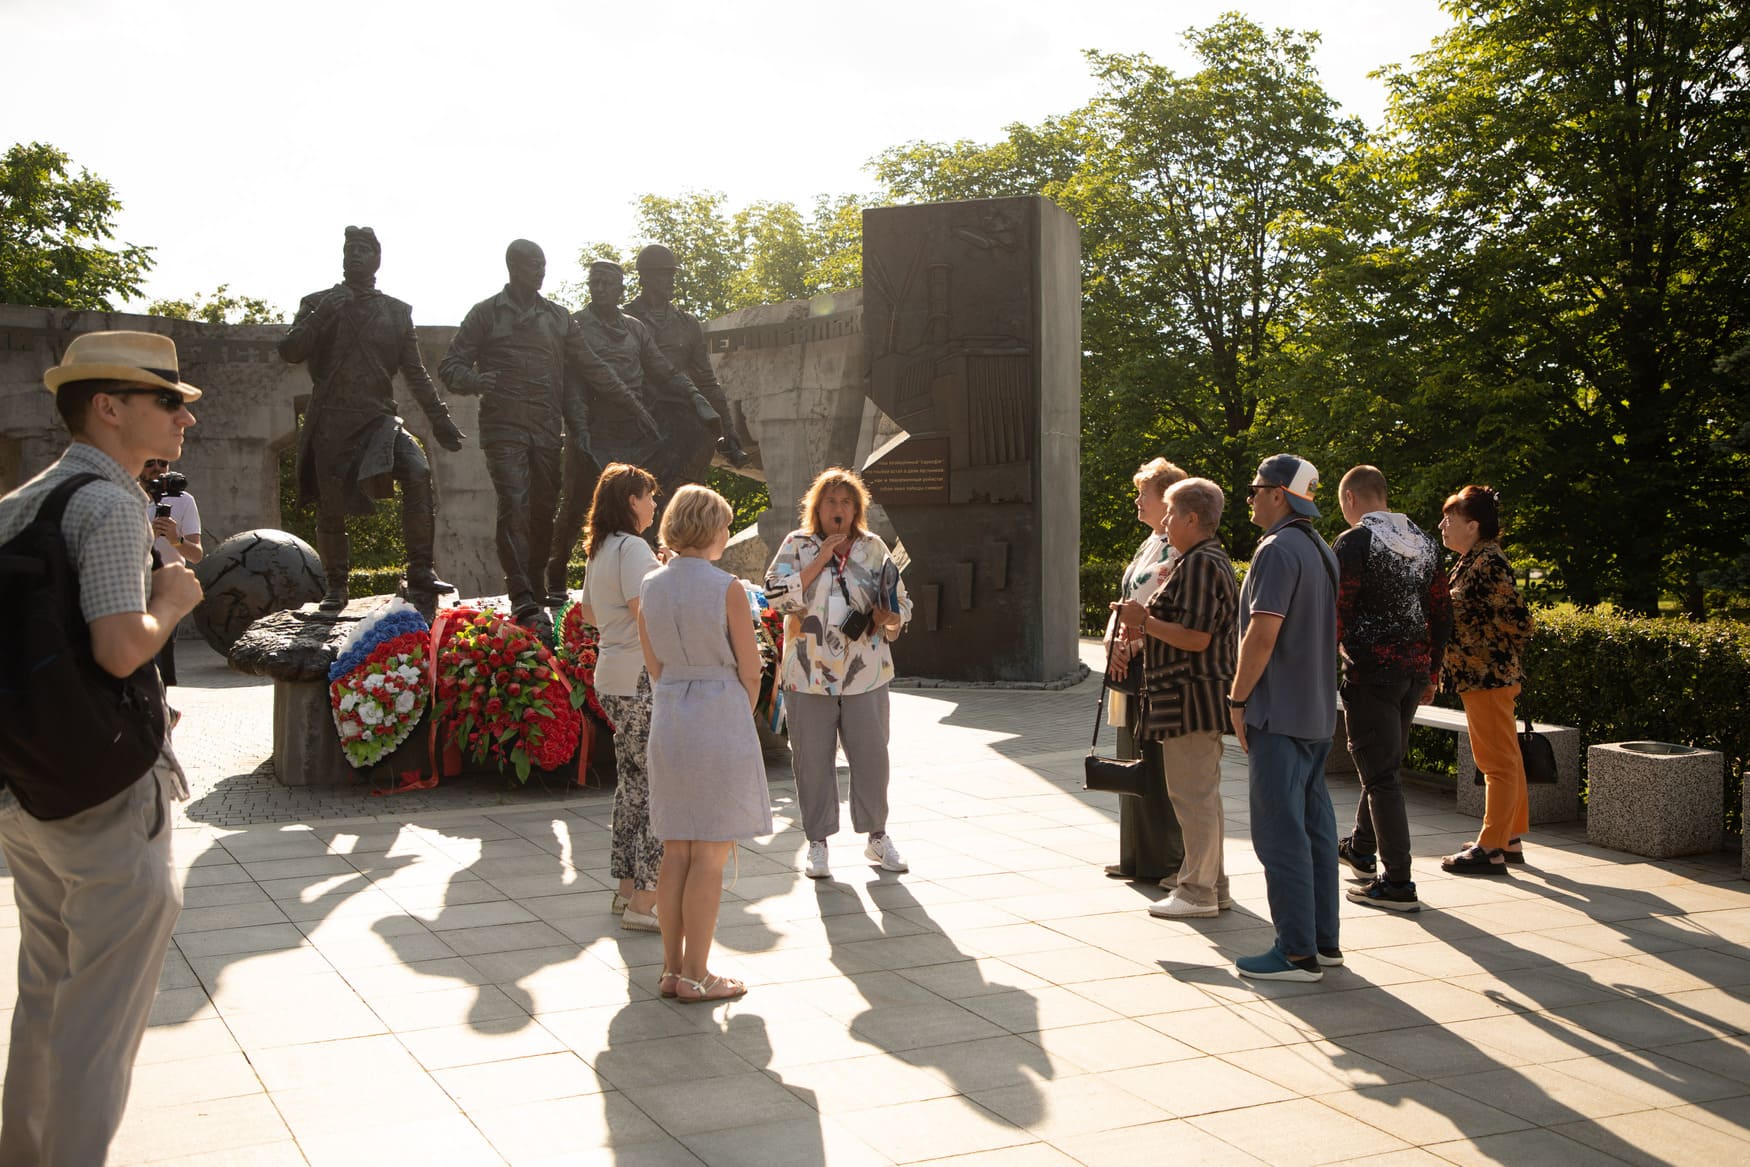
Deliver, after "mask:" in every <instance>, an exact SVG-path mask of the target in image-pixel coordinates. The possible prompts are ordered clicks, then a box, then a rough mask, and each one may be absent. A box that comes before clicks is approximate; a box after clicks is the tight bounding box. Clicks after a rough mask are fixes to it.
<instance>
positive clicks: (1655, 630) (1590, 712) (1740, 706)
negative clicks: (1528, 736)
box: [1520, 607, 1750, 831]
mask: <svg viewBox="0 0 1750 1167" xmlns="http://www.w3.org/2000/svg"><path fill="white" fill-rule="evenodd" d="M1525 673H1526V683H1525V691H1524V695H1523V696H1522V697H1521V698H1520V706H1521V708H1522V710H1523V711H1524V712H1526V713H1529V714H1530V715H1531V717H1532V718H1533V719H1534V720H1537V721H1548V722H1553V723H1555V724H1558V725H1571V726H1574V727H1575V728H1577V729H1578V730H1579V731H1580V738H1581V741H1582V743H1583V744H1584V745H1585V746H1593V745H1597V744H1599V743H1600V742H1619V741H1636V740H1641V739H1652V740H1655V741H1667V742H1676V743H1679V744H1682V745H1690V746H1700V747H1702V748H1703V749H1709V750H1718V751H1720V752H1721V753H1723V754H1724V755H1726V781H1725V822H1726V829H1727V830H1730V831H1737V830H1739V829H1741V825H1742V824H1741V823H1740V821H1739V819H1740V811H1741V809H1742V804H1741V803H1740V801H1739V799H1740V791H1741V788H1742V781H1743V772H1744V766H1745V763H1746V761H1750V701H1747V700H1746V697H1747V695H1750V625H1744V624H1739V623H1735V622H1732V621H1726V620H1709V621H1688V620H1681V619H1664V618H1656V617H1655V618H1644V617H1630V616H1623V615H1620V614H1619V613H1616V612H1614V611H1611V610H1609V609H1598V610H1591V611H1580V610H1577V609H1573V608H1568V607H1561V608H1544V609H1539V610H1538V612H1537V632H1536V634H1535V635H1533V636H1532V638H1531V643H1530V645H1529V646H1527V648H1526V652H1525ZM1583 761H1584V758H1583V756H1582V762H1583Z"/></svg>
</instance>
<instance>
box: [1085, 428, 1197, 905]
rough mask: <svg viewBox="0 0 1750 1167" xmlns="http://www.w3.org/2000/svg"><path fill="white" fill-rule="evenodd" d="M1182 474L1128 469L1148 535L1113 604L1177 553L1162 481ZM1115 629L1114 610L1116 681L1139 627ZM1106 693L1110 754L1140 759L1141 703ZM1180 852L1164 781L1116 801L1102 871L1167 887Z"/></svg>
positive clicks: (1162, 570)
mask: <svg viewBox="0 0 1750 1167" xmlns="http://www.w3.org/2000/svg"><path fill="white" fill-rule="evenodd" d="M1184 478H1185V472H1184V471H1183V470H1181V469H1179V468H1178V467H1177V466H1175V465H1174V464H1173V463H1171V462H1169V461H1167V460H1166V459H1165V458H1156V459H1154V460H1153V461H1149V462H1144V463H1143V464H1142V465H1141V466H1138V467H1137V468H1136V473H1135V474H1133V475H1131V479H1130V480H1131V481H1132V482H1133V483H1135V485H1136V521H1137V522H1139V523H1141V524H1142V525H1143V526H1145V527H1147V528H1148V538H1146V539H1144V540H1143V541H1142V545H1141V546H1139V547H1138V548H1137V549H1136V554H1135V555H1133V556H1131V559H1130V566H1129V567H1127V568H1125V569H1124V576H1123V578H1122V579H1120V580H1119V583H1118V593H1119V594H1118V599H1119V602H1120V603H1123V602H1126V601H1135V602H1136V603H1139V604H1146V603H1148V601H1149V597H1151V596H1153V595H1154V594H1155V592H1157V591H1159V590H1160V586H1161V580H1162V579H1163V578H1165V576H1166V571H1167V568H1168V567H1169V566H1170V565H1171V564H1172V562H1173V560H1174V559H1175V558H1176V557H1177V556H1178V552H1176V551H1174V550H1173V545H1172V544H1171V543H1170V542H1168V541H1167V536H1166V532H1165V523H1166V517H1167V488H1168V487H1170V486H1172V485H1173V484H1175V483H1177V482H1182V481H1183V480H1184ZM1119 630H1120V629H1119V622H1118V613H1117V612H1116V611H1114V612H1113V613H1112V617H1111V619H1109V620H1108V621H1107V622H1106V636H1105V645H1104V647H1105V649H1106V652H1107V653H1108V654H1109V655H1110V657H1111V659H1112V677H1113V679H1114V680H1123V679H1124V678H1125V677H1126V676H1127V675H1128V674H1129V672H1130V670H1131V669H1132V668H1137V669H1141V668H1142V650H1143V637H1142V635H1141V633H1140V632H1139V633H1137V635H1136V638H1135V639H1134V640H1132V639H1130V638H1129V637H1125V636H1120V635H1119ZM1106 696H1107V700H1108V701H1109V702H1110V709H1111V712H1110V713H1109V714H1108V721H1109V723H1110V724H1112V725H1115V726H1117V727H1118V756H1119V757H1121V758H1140V757H1141V756H1142V750H1141V747H1140V746H1139V745H1138V744H1137V743H1138V739H1137V737H1136V723H1137V718H1138V717H1139V716H1140V715H1141V712H1142V710H1141V708H1140V707H1141V704H1142V703H1141V702H1140V701H1136V700H1132V699H1131V698H1129V697H1128V696H1126V695H1125V694H1123V693H1120V692H1117V691H1113V692H1110V693H1108V694H1107V695H1106ZM1184 859H1185V840H1184V836H1183V834H1182V832H1181V830H1180V828H1179V818H1178V816H1177V815H1175V814H1174V813H1173V803H1172V800H1171V799H1170V798H1169V797H1168V796H1167V784H1166V783H1165V782H1164V781H1156V782H1151V783H1149V785H1148V787H1147V789H1146V790H1145V791H1144V793H1143V795H1142V797H1141V798H1120V799H1119V800H1118V862H1116V863H1112V864H1108V865H1107V867H1106V874H1107V876H1109V877H1110V878H1112V879H1129V880H1136V881H1139V882H1145V883H1156V882H1159V883H1160V884H1161V885H1162V886H1163V887H1168V888H1171V887H1174V886H1176V885H1177V883H1178V879H1179V865H1180V864H1181V863H1182V862H1184Z"/></svg>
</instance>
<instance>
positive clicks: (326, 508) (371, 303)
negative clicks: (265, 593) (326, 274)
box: [279, 227, 464, 611]
mask: <svg viewBox="0 0 1750 1167" xmlns="http://www.w3.org/2000/svg"><path fill="white" fill-rule="evenodd" d="M382 262H383V250H382V247H381V245H380V244H379V243H378V242H377V235H376V232H374V231H372V230H371V229H370V228H369V227H348V228H347V229H346V244H345V247H344V249H343V250H342V252H341V270H342V273H343V274H344V276H345V279H344V280H343V281H342V282H341V283H338V284H336V285H335V286H334V287H332V288H328V289H326V290H325V291H321V292H312V293H311V294H310V295H308V296H305V297H304V299H303V301H302V302H300V303H299V305H298V314H297V316H296V317H295V318H294V319H293V320H292V328H291V331H290V332H288V333H287V334H286V336H285V338H284V339H283V340H281V341H280V343H279V353H280V356H281V357H283V358H284V359H285V360H287V361H289V362H290V363H292V364H294V365H295V364H299V363H302V362H308V363H309V366H310V379H311V382H312V392H311V395H310V407H309V409H308V410H307V411H306V412H305V414H304V426H303V431H302V432H301V433H300V434H299V435H298V496H299V500H300V501H302V502H305V503H308V502H310V501H311V500H314V501H315V503H316V551H317V554H318V555H320V556H321V557H322V573H323V575H324V576H325V577H326V578H327V582H328V591H327V593H326V594H325V595H324V596H323V597H322V604H321V607H322V609H323V610H324V611H336V610H338V609H340V608H344V607H345V606H346V599H347V589H346V574H347V570H348V568H349V566H350V560H351V555H350V548H349V547H348V544H347V537H346V516H347V515H349V514H353V515H368V514H370V513H371V511H372V510H373V509H374V505H375V501H376V500H377V499H383V498H388V497H389V496H390V495H391V494H392V493H393V492H394V487H393V485H392V484H393V483H395V482H399V483H400V484H401V530H402V534H403V536H404V537H405V539H406V541H407V592H408V597H409V599H411V600H412V601H413V603H414V604H415V605H417V606H419V607H422V608H429V607H430V606H432V605H433V604H435V603H436V601H437V597H438V596H439V595H441V594H442V593H444V592H449V591H454V590H455V589H454V588H453V587H451V586H450V585H449V584H447V583H445V582H444V581H443V580H441V579H439V578H438V576H437V571H436V569H435V568H434V567H433V565H432V539H433V534H434V528H435V523H436V519H435V511H436V497H435V495H434V494H433V492H432V485H431V464H430V463H429V462H427V461H426V458H425V452H424V451H423V450H421V449H420V448H419V443H418V442H416V441H414V440H413V436H412V435H411V434H409V433H408V432H407V431H406V430H405V429H403V428H401V419H400V418H399V417H397V416H396V414H395V388H394V381H393V378H394V375H395V373H396V372H397V371H399V372H400V373H401V379H402V380H403V381H404V382H406V384H407V388H408V389H410V390H412V392H413V396H414V398H415V399H417V400H418V402H419V405H420V408H421V409H423V410H425V415H426V417H428V418H430V419H431V427H432V431H433V433H434V434H435V435H436V437H437V440H438V444H439V445H441V446H443V448H444V449H446V450H450V451H455V450H460V449H461V448H462V438H463V436H464V435H463V433H462V431H461V430H459V429H457V428H456V423H455V422H454V421H452V420H451V419H450V411H449V409H448V408H447V407H446V406H445V405H444V402H443V398H442V397H440V396H439V395H438V391H437V386H436V385H434V384H432V380H431V374H429V373H427V372H426V371H425V364H424V362H423V361H421V360H420V357H419V343H418V340H417V338H416V337H415V335H414V331H413V309H412V308H410V307H409V306H408V305H407V304H406V303H404V302H403V301H400V300H397V299H395V298H394V297H392V296H385V295H384V294H383V293H382V292H379V291H377V268H378V267H379V266H380V265H381V264H382Z"/></svg>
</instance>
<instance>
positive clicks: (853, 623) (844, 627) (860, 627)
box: [839, 609, 875, 640]
mask: <svg viewBox="0 0 1750 1167" xmlns="http://www.w3.org/2000/svg"><path fill="white" fill-rule="evenodd" d="M874 623H875V618H874V617H873V616H871V615H869V613H867V612H859V611H857V610H855V609H852V610H851V612H850V614H849V615H847V616H846V617H845V618H844V620H842V621H841V622H840V623H839V631H840V632H842V633H844V634H845V636H846V637H847V638H849V639H851V640H861V639H863V637H865V636H867V635H869V629H870V627H871V626H873V625H874Z"/></svg>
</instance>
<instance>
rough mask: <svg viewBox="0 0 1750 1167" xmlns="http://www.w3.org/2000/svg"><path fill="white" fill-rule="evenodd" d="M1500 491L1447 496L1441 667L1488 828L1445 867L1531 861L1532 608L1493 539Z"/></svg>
mask: <svg viewBox="0 0 1750 1167" xmlns="http://www.w3.org/2000/svg"><path fill="white" fill-rule="evenodd" d="M1500 506H1501V495H1500V493H1499V492H1498V491H1496V490H1494V489H1492V488H1490V487H1487V486H1467V487H1465V488H1464V489H1463V490H1461V491H1459V492H1458V493H1457V494H1455V495H1453V496H1452V497H1451V498H1449V499H1447V500H1446V505H1445V507H1444V508H1443V510H1444V512H1445V513H1444V516H1443V517H1442V518H1441V520H1440V538H1441V541H1442V542H1443V543H1445V544H1446V546H1448V547H1450V548H1451V549H1452V550H1454V551H1456V552H1458V557H1459V558H1458V562H1457V563H1456V564H1454V565H1453V568H1452V573H1451V575H1450V576H1449V578H1448V583H1449V586H1450V588H1451V590H1452V640H1451V642H1450V643H1449V644H1448V645H1447V649H1446V657H1445V661H1444V663H1443V664H1442V666H1441V673H1442V676H1443V678H1444V680H1445V682H1446V684H1447V685H1449V686H1451V687H1452V688H1453V689H1455V690H1457V692H1458V697H1459V700H1460V701H1462V702H1463V703H1464V717H1465V722H1466V724H1467V725H1468V726H1469V729H1470V745H1471V753H1472V754H1473V755H1474V756H1475V758H1476V763H1477V769H1478V771H1480V772H1481V773H1482V775H1483V783H1484V786H1485V789H1484V792H1483V829H1482V831H1481V833H1480V834H1478V835H1477V839H1476V842H1474V843H1471V844H1469V845H1468V846H1466V847H1465V848H1464V849H1463V850H1462V851H1460V852H1458V854H1456V855H1449V856H1447V857H1446V858H1445V859H1443V860H1441V862H1440V865H1441V866H1442V867H1443V868H1445V869H1446V870H1447V871H1453V872H1458V873H1460V874H1465V875H1505V874H1506V873H1507V864H1508V863H1523V862H1525V853H1524V850H1523V848H1522V847H1521V846H1520V837H1521V836H1522V835H1524V834H1525V833H1526V831H1527V830H1528V829H1529V828H1530V826H1531V818H1530V815H1531V809H1530V802H1529V799H1528V797H1527V795H1526V790H1525V764H1524V762H1523V761H1522V760H1521V759H1520V756H1519V735H1518V730H1517V727H1516V725H1515V722H1514V718H1513V699H1514V698H1515V697H1517V696H1519V686H1520V684H1521V682H1523V681H1524V679H1525V670H1524V669H1523V668H1522V667H1521V665H1520V656H1519V654H1520V652H1521V650H1523V649H1524V647H1525V643H1526V641H1528V640H1530V639H1531V613H1530V611H1529V610H1527V608H1526V606H1525V601H1524V600H1523V599H1521V598H1520V595H1519V589H1518V588H1517V587H1515V586H1514V583H1513V569H1512V567H1510V566H1509V565H1508V563H1507V557H1506V556H1505V555H1503V554H1501V545H1500V544H1499V543H1498V542H1496V540H1497V539H1498V538H1499V537H1500V534H1501V519H1500Z"/></svg>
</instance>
